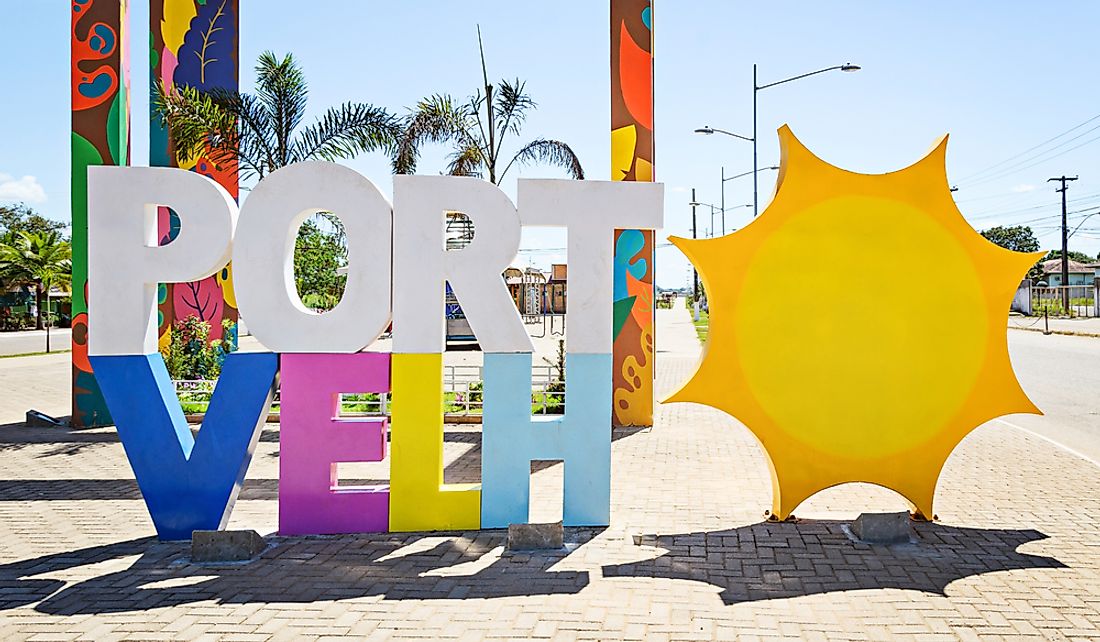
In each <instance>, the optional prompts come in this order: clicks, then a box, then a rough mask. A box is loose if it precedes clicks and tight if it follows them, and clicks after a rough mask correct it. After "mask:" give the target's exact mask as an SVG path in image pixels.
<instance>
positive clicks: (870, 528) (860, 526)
mask: <svg viewBox="0 0 1100 642" xmlns="http://www.w3.org/2000/svg"><path fill="white" fill-rule="evenodd" d="M912 532H913V531H912V526H910V524H909V513H862V514H861V515H860V516H859V517H857V518H856V521H854V522H852V534H853V535H855V536H856V537H858V538H859V539H860V540H861V541H864V542H870V543H873V544H901V543H907V542H908V541H909V537H910V535H912Z"/></svg>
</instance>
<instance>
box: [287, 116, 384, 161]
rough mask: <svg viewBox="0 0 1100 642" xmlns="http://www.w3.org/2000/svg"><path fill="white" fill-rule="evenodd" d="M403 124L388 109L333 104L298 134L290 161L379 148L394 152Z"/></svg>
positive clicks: (340, 156)
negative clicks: (334, 105)
mask: <svg viewBox="0 0 1100 642" xmlns="http://www.w3.org/2000/svg"><path fill="white" fill-rule="evenodd" d="M400 133H401V127H400V125H399V123H398V121H397V119H395V118H394V117H393V116H392V115H391V114H390V113H389V112H388V111H386V110H385V109H382V108H381V107H375V106H373V105H368V104H366V103H350V102H349V103H344V104H343V105H341V106H340V107H333V108H331V109H329V110H328V111H326V112H325V114H324V115H323V116H322V117H321V118H320V120H318V121H317V122H315V123H313V124H312V125H310V126H309V127H306V128H305V129H303V130H302V131H301V133H299V134H298V136H297V139H296V140H295V142H294V143H293V145H292V146H291V150H290V154H289V159H290V162H292V163H294V162H298V161H303V160H309V159H312V158H321V159H324V160H335V159H337V158H351V157H352V156H355V155H356V154H358V153H360V152H369V151H374V150H377V149H384V150H387V151H390V152H391V153H392V151H393V150H394V149H395V148H396V146H397V139H398V136H399V135H400Z"/></svg>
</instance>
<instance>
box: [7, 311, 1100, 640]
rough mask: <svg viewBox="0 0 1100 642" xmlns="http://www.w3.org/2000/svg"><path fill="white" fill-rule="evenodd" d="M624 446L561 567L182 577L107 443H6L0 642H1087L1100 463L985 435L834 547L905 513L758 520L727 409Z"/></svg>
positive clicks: (255, 489)
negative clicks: (901, 540) (922, 488)
mask: <svg viewBox="0 0 1100 642" xmlns="http://www.w3.org/2000/svg"><path fill="white" fill-rule="evenodd" d="M670 315H671V316H670ZM686 321H687V317H686V315H685V314H682V311H679V310H678V311H675V312H673V313H664V312H662V320H661V322H662V326H661V328H659V329H660V330H661V335H660V336H661V344H660V347H661V350H662V354H661V355H660V356H661V361H660V362H659V363H660V366H659V388H660V389H662V390H663V389H668V388H669V387H671V386H672V385H675V383H676V382H678V381H681V380H682V379H683V378H685V377H686V376H687V375H688V374H689V372H690V370H691V368H692V365H693V363H694V358H693V356H692V355H691V354H690V352H691V351H693V350H695V349H696V345H695V344H694V343H693V341H694V340H693V339H692V335H691V334H690V332H691V330H690V326H688V325H687V324H686ZM615 437H616V441H615V444H614V449H613V452H614V470H613V475H614V478H613V486H612V494H613V502H614V506H613V512H612V525H611V527H610V528H607V529H593V530H584V531H574V532H571V533H569V534H568V536H569V538H570V539H571V540H572V541H573V542H574V544H575V548H574V550H572V551H571V552H569V553H568V554H565V553H557V554H534V555H520V554H509V553H504V552H502V544H503V541H504V537H503V534H502V533H501V532H499V531H486V532H480V533H477V532H468V533H442V534H413V535H388V534H385V535H361V536H342V537H310V538H278V537H272V538H270V539H271V542H272V543H273V546H272V547H271V548H270V549H269V550H268V551H267V552H266V553H265V554H264V555H263V557H262V559H260V560H259V561H257V562H254V563H251V564H248V565H239V566H196V565H192V564H190V563H189V562H188V561H187V556H186V548H185V547H184V546H182V545H179V544H162V543H157V542H156V541H155V540H154V539H153V537H152V535H153V530H152V527H151V525H150V523H149V520H148V517H147V515H146V512H145V508H144V506H143V504H142V502H141V500H140V496H139V494H138V491H137V488H136V486H135V484H134V482H133V481H132V477H131V473H130V471H129V468H128V466H127V464H126V461H125V458H124V456H123V452H122V448H121V447H120V445H119V444H118V442H117V440H116V438H115V436H114V434H113V432H112V431H110V430H89V431H80V432H68V431H62V430H47V429H27V428H23V427H21V426H12V425H9V426H0V639H4V640H8V639H35V640H68V639H95V640H102V641H106V640H130V639H133V640H200V639H203V640H205V639H210V640H214V639H224V640H292V639H326V638H336V637H351V638H355V639H378V640H383V639H424V640H429V639H455V640H467V639H485V638H500V639H507V638H555V639H563V640H574V639H586V640H588V639H593V640H619V639H628V640H643V639H645V640H664V639H677V640H697V639H733V638H734V637H735V636H740V638H741V639H745V640H752V639H773V638H782V637H787V638H801V639H810V640H814V639H820V640H825V639H828V640H837V639H841V640H843V639H900V638H910V639H917V640H957V639H962V640H976V639H982V640H998V639H1006V640H1007V639H1013V640H1016V639H1034V640H1046V639H1055V640H1058V639H1073V640H1083V639H1100V526H1098V523H1097V515H1100V468H1097V467H1096V466H1094V465H1093V464H1091V463H1089V462H1087V461H1085V460H1082V459H1079V458H1077V457H1074V456H1073V455H1070V454H1068V453H1066V452H1064V451H1061V450H1059V449H1057V448H1056V447H1054V446H1052V445H1050V444H1049V443H1048V442H1046V441H1043V440H1040V439H1037V438H1034V437H1031V436H1029V435H1027V434H1026V433H1023V432H1019V431H1016V430H1013V429H1011V428H1008V427H1006V426H1004V425H1002V424H998V423H996V422H994V423H991V424H990V425H987V426H985V427H983V428H981V429H979V430H977V431H976V432H975V433H974V434H973V435H972V436H971V437H969V438H968V439H967V440H966V441H965V442H964V443H963V444H962V445H961V446H960V448H959V449H958V450H957V451H956V453H955V454H954V455H953V456H952V458H951V459H950V461H949V462H948V464H947V466H946V468H945V470H944V473H943V477H942V480H941V483H940V488H939V493H938V495H937V505H936V508H937V513H938V514H939V517H940V521H939V522H937V523H934V524H921V525H918V526H917V533H918V534H919V537H920V541H919V542H918V543H916V544H908V545H900V546H892V547H886V546H866V545H860V544H855V543H853V542H851V541H849V539H848V538H847V536H846V535H845V533H844V531H843V529H842V526H843V525H844V524H846V523H847V521H848V520H850V519H851V518H852V517H854V516H855V515H856V514H857V513H858V512H860V510H861V509H879V510H901V509H903V508H904V504H903V502H902V501H901V500H900V499H898V498H897V497H896V496H894V495H892V494H891V493H889V492H886V491H884V490H881V489H877V488H874V487H869V486H861V485H851V486H844V487H840V488H836V489H832V490H830V491H827V492H825V493H822V494H820V495H818V496H816V497H814V498H812V499H811V500H810V501H809V502H808V503H806V504H805V505H803V506H802V507H801V508H800V509H799V510H798V511H797V514H798V515H799V516H800V517H801V518H802V521H801V522H799V523H793V524H792V523H787V524H769V523H766V522H764V521H763V510H764V509H765V508H766V507H768V506H769V504H770V484H769V479H768V477H767V468H766V465H765V461H764V459H763V455H762V453H761V452H760V451H759V449H758V447H757V446H756V444H755V442H754V440H753V438H752V437H751V435H750V434H749V433H748V431H746V430H745V429H744V428H743V427H741V426H740V425H739V424H737V423H736V422H734V421H733V420H731V419H729V418H727V417H726V416H724V415H722V414H721V413H718V412H716V411H712V410H710V409H707V408H703V407H700V406H694V405H689V404H680V405H670V406H662V407H660V408H659V411H658V420H657V425H656V426H655V427H654V428H653V429H651V430H642V431H618V432H616V434H615ZM446 455H447V462H448V466H447V479H448V480H449V481H463V480H476V479H477V470H478V465H479V463H478V434H477V432H476V431H475V430H470V429H465V430H456V431H452V432H449V433H448V436H447V440H446ZM277 456H278V432H277V430H276V429H275V428H274V427H268V429H266V430H265V431H264V434H263V438H262V441H261V443H260V447H259V449H258V451H257V454H256V458H255V460H254V462H253V465H252V468H251V469H250V470H249V474H248V481H247V483H246V485H245V488H244V490H243V492H242V495H241V500H240V501H239V502H238V504H237V509H236V511H235V512H234V514H233V519H232V523H231V527H232V528H255V529H257V530H259V531H260V532H261V533H265V534H267V533H271V532H272V531H273V530H274V528H275V524H276V489H277V481H276V477H277V475H276V471H277ZM357 472H358V473H359V474H360V475H361V476H364V477H371V478H376V477H384V476H385V468H384V465H374V466H367V467H360V468H358V469H357ZM560 473H561V470H560V466H550V467H542V468H540V469H539V470H538V472H536V473H535V475H534V484H535V487H536V489H537V496H536V505H535V511H536V515H535V517H536V518H542V519H550V518H553V517H554V516H555V515H556V514H560V500H559V501H558V502H557V503H555V502H554V501H553V499H552V498H551V493H550V492H549V489H557V492H558V493H560V487H561V475H560ZM635 535H637V536H641V537H640V538H639V544H638V545H636V544H635V543H634V537H633V536H635Z"/></svg>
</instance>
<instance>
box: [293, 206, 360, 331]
mask: <svg viewBox="0 0 1100 642" xmlns="http://www.w3.org/2000/svg"><path fill="white" fill-rule="evenodd" d="M322 225H325V227H334V228H335V229H332V230H326V229H322ZM347 264H348V249H347V247H346V246H345V245H344V243H343V226H341V225H340V220H339V219H337V218H336V217H330V218H324V217H321V216H318V217H315V218H313V219H307V220H306V221H305V222H304V223H302V226H301V227H299V228H298V238H297V240H296V241H295V243H294V285H295V287H296V288H297V290H298V296H299V297H300V298H301V299H302V304H303V305H305V306H306V307H308V308H313V309H315V310H331V309H332V308H334V307H336V304H337V303H339V302H340V297H341V296H343V294H344V286H345V284H346V283H347V275H345V274H337V272H336V270H337V269H338V268H341V267H344V266H346V265H347Z"/></svg>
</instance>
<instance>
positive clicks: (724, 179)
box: [721, 165, 779, 236]
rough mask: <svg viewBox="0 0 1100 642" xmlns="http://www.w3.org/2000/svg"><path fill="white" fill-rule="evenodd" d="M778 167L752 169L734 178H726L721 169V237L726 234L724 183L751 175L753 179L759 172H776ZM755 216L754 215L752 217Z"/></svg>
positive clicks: (723, 168) (724, 172) (724, 169)
mask: <svg viewBox="0 0 1100 642" xmlns="http://www.w3.org/2000/svg"><path fill="white" fill-rule="evenodd" d="M777 169H779V166H778V165H772V166H771V167H761V168H760V169H754V170H753V171H751V172H742V173H740V174H737V175H736V176H726V168H725V166H723V167H722V201H721V202H722V235H723V236H725V234H726V181H732V180H733V179H735V178H741V177H742V176H748V175H749V174H752V175H753V176H754V177H755V175H756V174H757V173H759V172H766V171H768V170H777ZM753 216H755V214H754V215H753Z"/></svg>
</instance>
